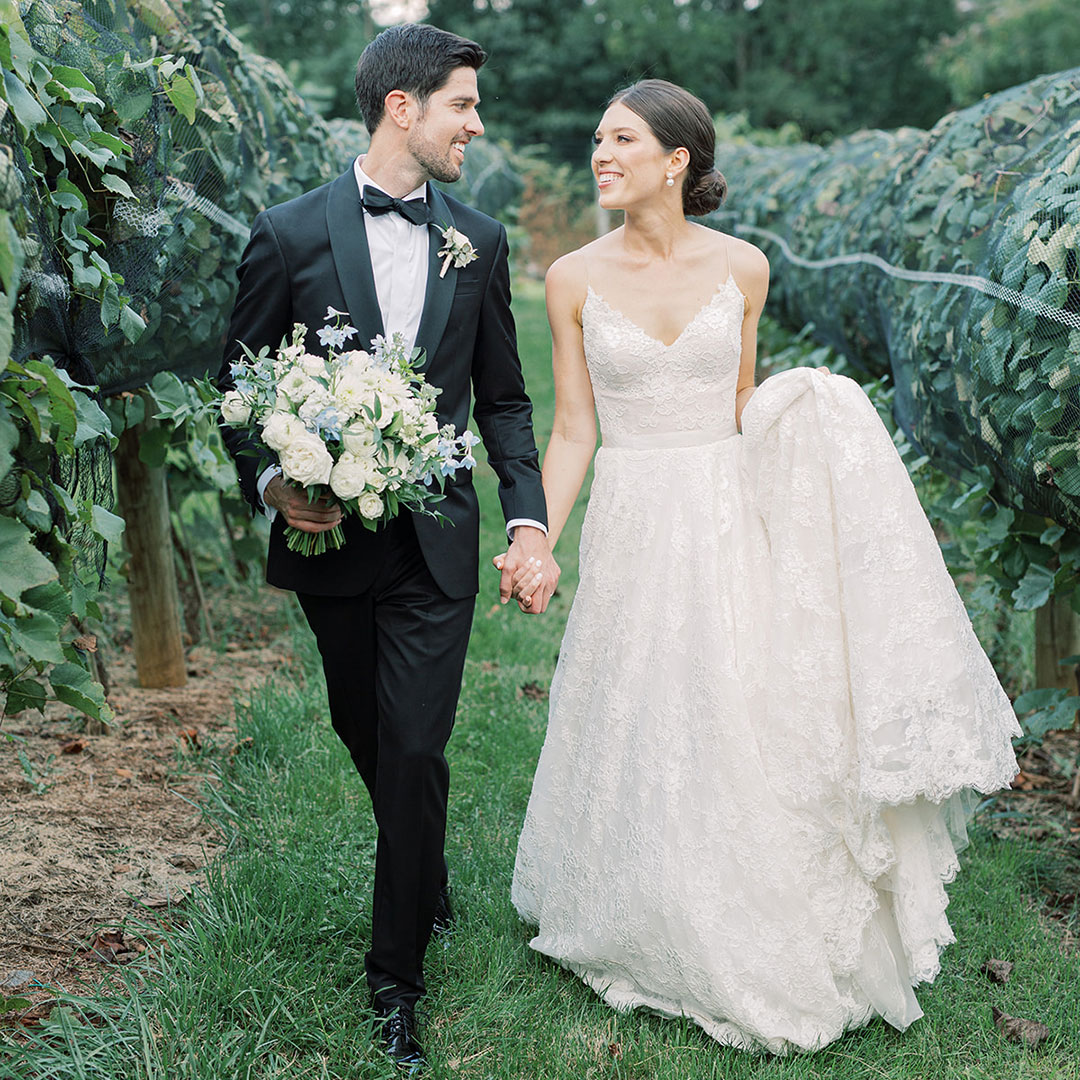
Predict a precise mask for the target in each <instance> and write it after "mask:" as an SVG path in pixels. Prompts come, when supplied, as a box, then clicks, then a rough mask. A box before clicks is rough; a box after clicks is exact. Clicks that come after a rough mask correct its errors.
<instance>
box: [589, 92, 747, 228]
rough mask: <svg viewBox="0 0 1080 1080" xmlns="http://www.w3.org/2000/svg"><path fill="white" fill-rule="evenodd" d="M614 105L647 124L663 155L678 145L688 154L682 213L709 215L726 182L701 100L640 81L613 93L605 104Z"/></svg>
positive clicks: (714, 138)
mask: <svg viewBox="0 0 1080 1080" xmlns="http://www.w3.org/2000/svg"><path fill="white" fill-rule="evenodd" d="M615 102H620V103H621V104H623V105H625V106H626V107H627V108H628V109H630V110H631V111H632V112H635V113H637V115H638V116H640V117H641V119H642V120H644V121H645V123H646V124H648V125H649V130H650V131H651V132H652V133H653V134H654V135H655V136H656V139H657V141H658V142H659V143H660V145H661V146H662V147H663V148H664V153H666V154H670V153H671V152H672V151H673V150H677V149H678V148H679V147H680V146H681V147H684V148H685V149H686V151H687V152H688V153H689V154H690V164H689V165H688V166H687V169H686V176H685V179H684V180H683V189H682V195H683V213H684V214H687V215H688V216H690V217H698V216H699V215H701V214H708V213H711V212H712V211H713V210H715V209H716V208H717V207H718V206H719V205H720V204H721V203H722V202H723V201H724V196H725V195H726V194H727V181H726V180H725V179H724V177H723V176H722V175H721V174H720V173H719V172H718V171H717V169H716V167H715V163H714V157H715V155H716V130H715V129H714V128H713V122H712V117H711V116H710V115H709V110H708V109H706V108H705V103H704V102H703V101H702V100H701V99H700V98H697V97H695V96H694V95H693V94H691V93H690V91H689V90H684V89H683V88H682V87H681V86H676V85H675V84H674V83H670V82H667V81H666V80H665V79H642V80H641V81H640V82H636V83H634V84H633V86H628V87H626V88H625V89H624V90H619V91H617V92H616V93H615V94H613V95H612V98H611V100H610V101H609V102H608V105H609V106H610V105H614V104H615Z"/></svg>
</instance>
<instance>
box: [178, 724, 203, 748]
mask: <svg viewBox="0 0 1080 1080" xmlns="http://www.w3.org/2000/svg"><path fill="white" fill-rule="evenodd" d="M180 738H181V739H183V740H184V742H185V743H187V744H188V745H189V746H192V747H194V748H195V749H196V750H198V749H199V729H198V728H193V727H186V728H181V729H180Z"/></svg>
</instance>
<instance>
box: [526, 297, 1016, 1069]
mask: <svg viewBox="0 0 1080 1080" xmlns="http://www.w3.org/2000/svg"><path fill="white" fill-rule="evenodd" d="M742 317H743V297H742V294H741V293H740V292H739V290H738V288H737V286H736V284H735V282H734V280H732V279H729V280H728V281H727V282H725V283H723V284H721V285H720V286H719V288H718V289H717V290H716V293H715V294H714V296H713V297H712V299H711V301H710V302H709V303H708V304H707V305H706V306H705V307H704V308H703V309H702V310H701V311H700V312H699V313H698V314H697V315H696V316H695V318H694V319H693V320H692V321H691V323H690V324H689V325H688V326H687V327H686V329H685V330H684V331H683V333H682V334H681V335H680V336H679V338H678V340H676V341H675V342H674V343H673V344H672V345H670V346H665V345H663V344H662V343H660V342H657V341H656V340H654V339H652V338H651V337H649V336H648V335H647V334H646V333H645V332H644V331H642V330H641V329H640V328H638V327H637V326H636V325H634V323H633V322H631V320H630V319H629V318H628V317H627V316H626V315H625V314H623V313H621V312H619V311H617V310H615V309H614V308H612V307H611V306H610V305H608V304H607V303H606V302H605V300H604V299H603V298H602V297H601V296H599V295H598V294H597V293H596V292H594V291H593V290H591V289H590V291H589V294H588V298H587V300H586V303H585V306H584V311H583V316H582V319H583V325H584V340H585V352H586V358H587V362H588V367H589V373H590V376H591V378H592V383H593V389H594V392H595V396H596V403H597V408H598V411H599V416H600V424H601V430H602V435H603V446H602V447H601V449H600V450H599V451H598V453H597V456H596V464H595V478H594V481H593V486H592V493H591V497H590V501H589V508H588V512H587V515H586V519H585V524H584V528H583V530H582V537H581V580H580V585H579V588H578V591H577V595H576V597H575V599H574V605H573V610H572V612H571V614H570V619H569V622H568V624H567V628H566V636H565V638H564V640H563V645H562V649H561V651H560V654H559V662H558V667H557V670H556V672H555V677H554V680H553V682H552V687H551V710H550V719H549V724H548V732H547V739H546V741H545V744H544V749H543V752H542V754H541V757H540V763H539V766H538V768H537V772H536V779H535V781H534V784H533V790H532V796H531V799H530V801H529V808H528V812H527V815H526V819H525V824H524V829H523V831H522V834H521V839H520V842H519V846H518V852H517V861H516V866H515V871H514V882H513V902H514V904H515V906H516V907H517V910H518V911H519V913H520V914H521V916H522V917H523V918H524V919H525V920H527V921H528V922H529V923H531V924H533V925H536V926H537V927H538V931H537V934H536V936H535V938H534V939H533V940H532V942H531V944H532V947H533V948H535V949H537V950H539V951H540V952H541V953H544V954H546V955H548V956H550V957H553V958H554V959H555V960H557V961H559V963H561V964H563V965H565V966H566V967H567V968H569V969H571V970H572V971H574V972H576V973H577V974H578V975H579V976H580V977H581V978H582V979H584V980H585V981H586V982H587V983H588V984H589V985H590V986H592V987H593V988H594V989H595V990H596V991H597V992H598V993H600V994H601V995H602V996H603V997H604V999H605V1000H606V1001H608V1002H609V1003H610V1004H611V1005H613V1006H614V1007H616V1008H618V1009H625V1008H631V1007H634V1006H643V1007H646V1008H649V1009H653V1010H656V1011H658V1012H660V1013H664V1014H668V1015H676V1016H677V1015H685V1016H687V1017H690V1018H692V1019H693V1020H695V1021H696V1022H697V1023H698V1024H700V1025H701V1027H702V1028H704V1029H705V1030H706V1031H707V1032H708V1033H709V1034H710V1035H711V1036H713V1037H714V1038H716V1039H718V1040H719V1041H721V1042H723V1043H728V1044H731V1045H734V1046H740V1047H752V1046H757V1047H764V1048H767V1049H769V1050H772V1051H775V1052H784V1051H786V1050H789V1049H791V1048H795V1047H797V1048H803V1049H813V1048H817V1047H820V1046H822V1045H824V1044H825V1043H827V1042H829V1041H831V1040H832V1039H835V1038H836V1037H837V1036H838V1035H840V1034H841V1033H842V1032H843V1031H844V1030H845V1029H846V1028H850V1027H853V1026H856V1025H859V1024H862V1023H864V1022H866V1021H867V1020H868V1019H870V1018H871V1017H873V1016H875V1015H880V1016H882V1017H884V1018H885V1019H886V1020H887V1021H888V1022H889V1023H891V1024H893V1025H894V1026H896V1027H897V1028H901V1029H902V1028H905V1027H907V1026H908V1025H909V1024H910V1023H911V1022H912V1021H913V1020H915V1019H916V1018H918V1017H919V1016H920V1015H921V1012H920V1009H919V1006H918V1003H917V1002H916V1000H915V996H914V994H913V993H912V987H913V986H914V985H917V984H918V983H920V982H924V981H928V980H930V979H933V978H934V976H935V975H936V974H937V972H938V969H939V962H938V955H939V952H940V950H941V949H942V947H943V946H944V945H946V944H947V943H948V942H950V941H952V940H953V935H952V932H951V930H950V928H949V924H948V921H947V919H946V917H945V906H946V904H947V902H948V901H947V897H946V894H945V890H944V887H943V886H944V883H946V882H948V881H950V880H951V879H952V877H953V876H954V875H955V873H956V871H957V868H958V863H957V858H956V852H957V850H958V849H959V848H960V847H961V846H962V843H963V841H964V839H965V831H964V827H965V821H966V815H965V806H964V803H965V800H966V798H968V797H969V796H970V792H971V791H972V789H975V790H978V791H984V792H989V791H994V790H996V789H998V788H1000V787H1002V786H1004V785H1006V784H1007V783H1008V782H1009V780H1010V779H1011V777H1012V776H1013V775H1014V773H1015V771H1016V762H1015V758H1014V756H1013V753H1012V748H1011V744H1010V736H1012V735H1015V734H1019V729H1018V727H1017V725H1016V720H1015V718H1014V716H1013V712H1012V709H1011V707H1010V705H1009V701H1008V699H1007V697H1006V696H1005V694H1004V693H1003V691H1002V690H1001V688H1000V686H999V685H998V682H997V679H996V677H995V675H994V671H993V669H992V668H991V666H990V664H989V662H988V660H987V659H986V657H985V655H984V654H983V652H982V650H981V649H980V647H979V645H978V642H977V640H976V639H975V636H974V634H973V632H972V630H971V626H970V624H969V622H968V619H967V616H966V614H965V612H964V608H963V605H962V604H961V602H960V599H959V597H958V596H957V594H956V592H955V590H954V588H953V585H952V581H951V579H950V577H949V574H948V571H947V570H946V568H945V566H944V563H943V562H942V559H941V555H940V552H939V549H938V546H937V544H936V542H935V540H934V536H933V533H932V531H931V529H930V526H929V524H928V523H927V521H926V519H925V517H924V516H923V514H922V512H921V510H920V508H919V505H918V501H917V499H916V496H915V493H914V491H913V489H912V487H911V484H910V482H909V480H908V478H907V473H906V471H905V469H904V466H903V464H902V462H901V461H900V460H899V458H898V456H897V455H896V452H895V450H894V448H893V445H892V442H891V440H890V438H889V436H888V433H887V432H886V431H885V429H884V427H883V426H882V424H881V422H880V420H879V419H878V417H877V414H876V413H875V411H874V408H873V406H872V405H871V404H870V402H869V401H868V400H867V398H866V396H865V394H864V393H863V392H862V390H861V389H860V388H859V387H858V386H857V385H856V384H855V383H853V382H852V381H851V380H849V379H844V378H841V377H839V376H836V375H826V374H824V373H821V372H815V371H810V370H807V369H800V370H795V371H791V372H786V373H784V374H782V375H778V376H774V377H773V378H771V379H768V380H766V381H765V382H764V383H763V384H762V386H761V387H759V389H758V390H757V391H756V393H755V395H754V397H753V399H752V400H751V402H750V403H749V405H748V406H747V407H746V409H745V410H744V414H743V425H744V433H743V434H742V435H739V434H737V433H736V429H735V420H734V395H735V383H736V377H737V370H738V361H739V352H740V332H741V324H742Z"/></svg>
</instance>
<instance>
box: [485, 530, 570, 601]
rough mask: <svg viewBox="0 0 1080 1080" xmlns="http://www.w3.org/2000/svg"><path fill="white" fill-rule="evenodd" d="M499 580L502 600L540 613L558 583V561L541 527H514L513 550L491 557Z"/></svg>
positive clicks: (511, 548)
mask: <svg viewBox="0 0 1080 1080" xmlns="http://www.w3.org/2000/svg"><path fill="white" fill-rule="evenodd" d="M491 561H492V562H493V563H494V565H495V569H496V570H500V571H501V572H502V576H501V577H500V579H499V600H500V602H501V603H503V604H505V603H507V602H508V601H509V600H510V599H514V600H517V602H518V607H519V608H520V609H521V610H522V611H524V612H525V613H526V614H527V615H541V614H543V613H544V612H545V611H547V606H548V602H549V601H550V600H551V596H552V594H553V593H554V592H555V586H556V585H558V584H559V573H560V570H559V564H558V563H557V562H556V561H555V557H554V556H553V555H552V554H551V550H550V549H549V548H548V544H547V537H546V536H545V535H544V534H543V532H542V531H541V530H540V529H534V528H533V527H532V526H530V525H519V526H518V527H517V528H516V529H515V530H514V542H513V543H512V544H511V545H510V550H509V551H507V552H504V553H503V554H502V555H496V556H495V558H494V559H492V560H491Z"/></svg>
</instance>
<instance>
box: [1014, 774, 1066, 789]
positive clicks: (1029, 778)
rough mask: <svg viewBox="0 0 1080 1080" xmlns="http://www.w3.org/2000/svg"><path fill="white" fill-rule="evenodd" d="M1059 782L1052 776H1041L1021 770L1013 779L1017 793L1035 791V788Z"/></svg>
mask: <svg viewBox="0 0 1080 1080" xmlns="http://www.w3.org/2000/svg"><path fill="white" fill-rule="evenodd" d="M1055 783H1057V781H1056V780H1055V779H1054V778H1053V777H1052V776H1041V775H1040V774H1039V773H1033V772H1028V771H1027V770H1025V769H1021V770H1020V772H1018V773H1017V774H1016V776H1015V777H1013V781H1012V787H1013V789H1014V790H1016V791H1033V790H1034V789H1035V788H1040V787H1047V786H1048V785H1053V784H1055Z"/></svg>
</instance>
